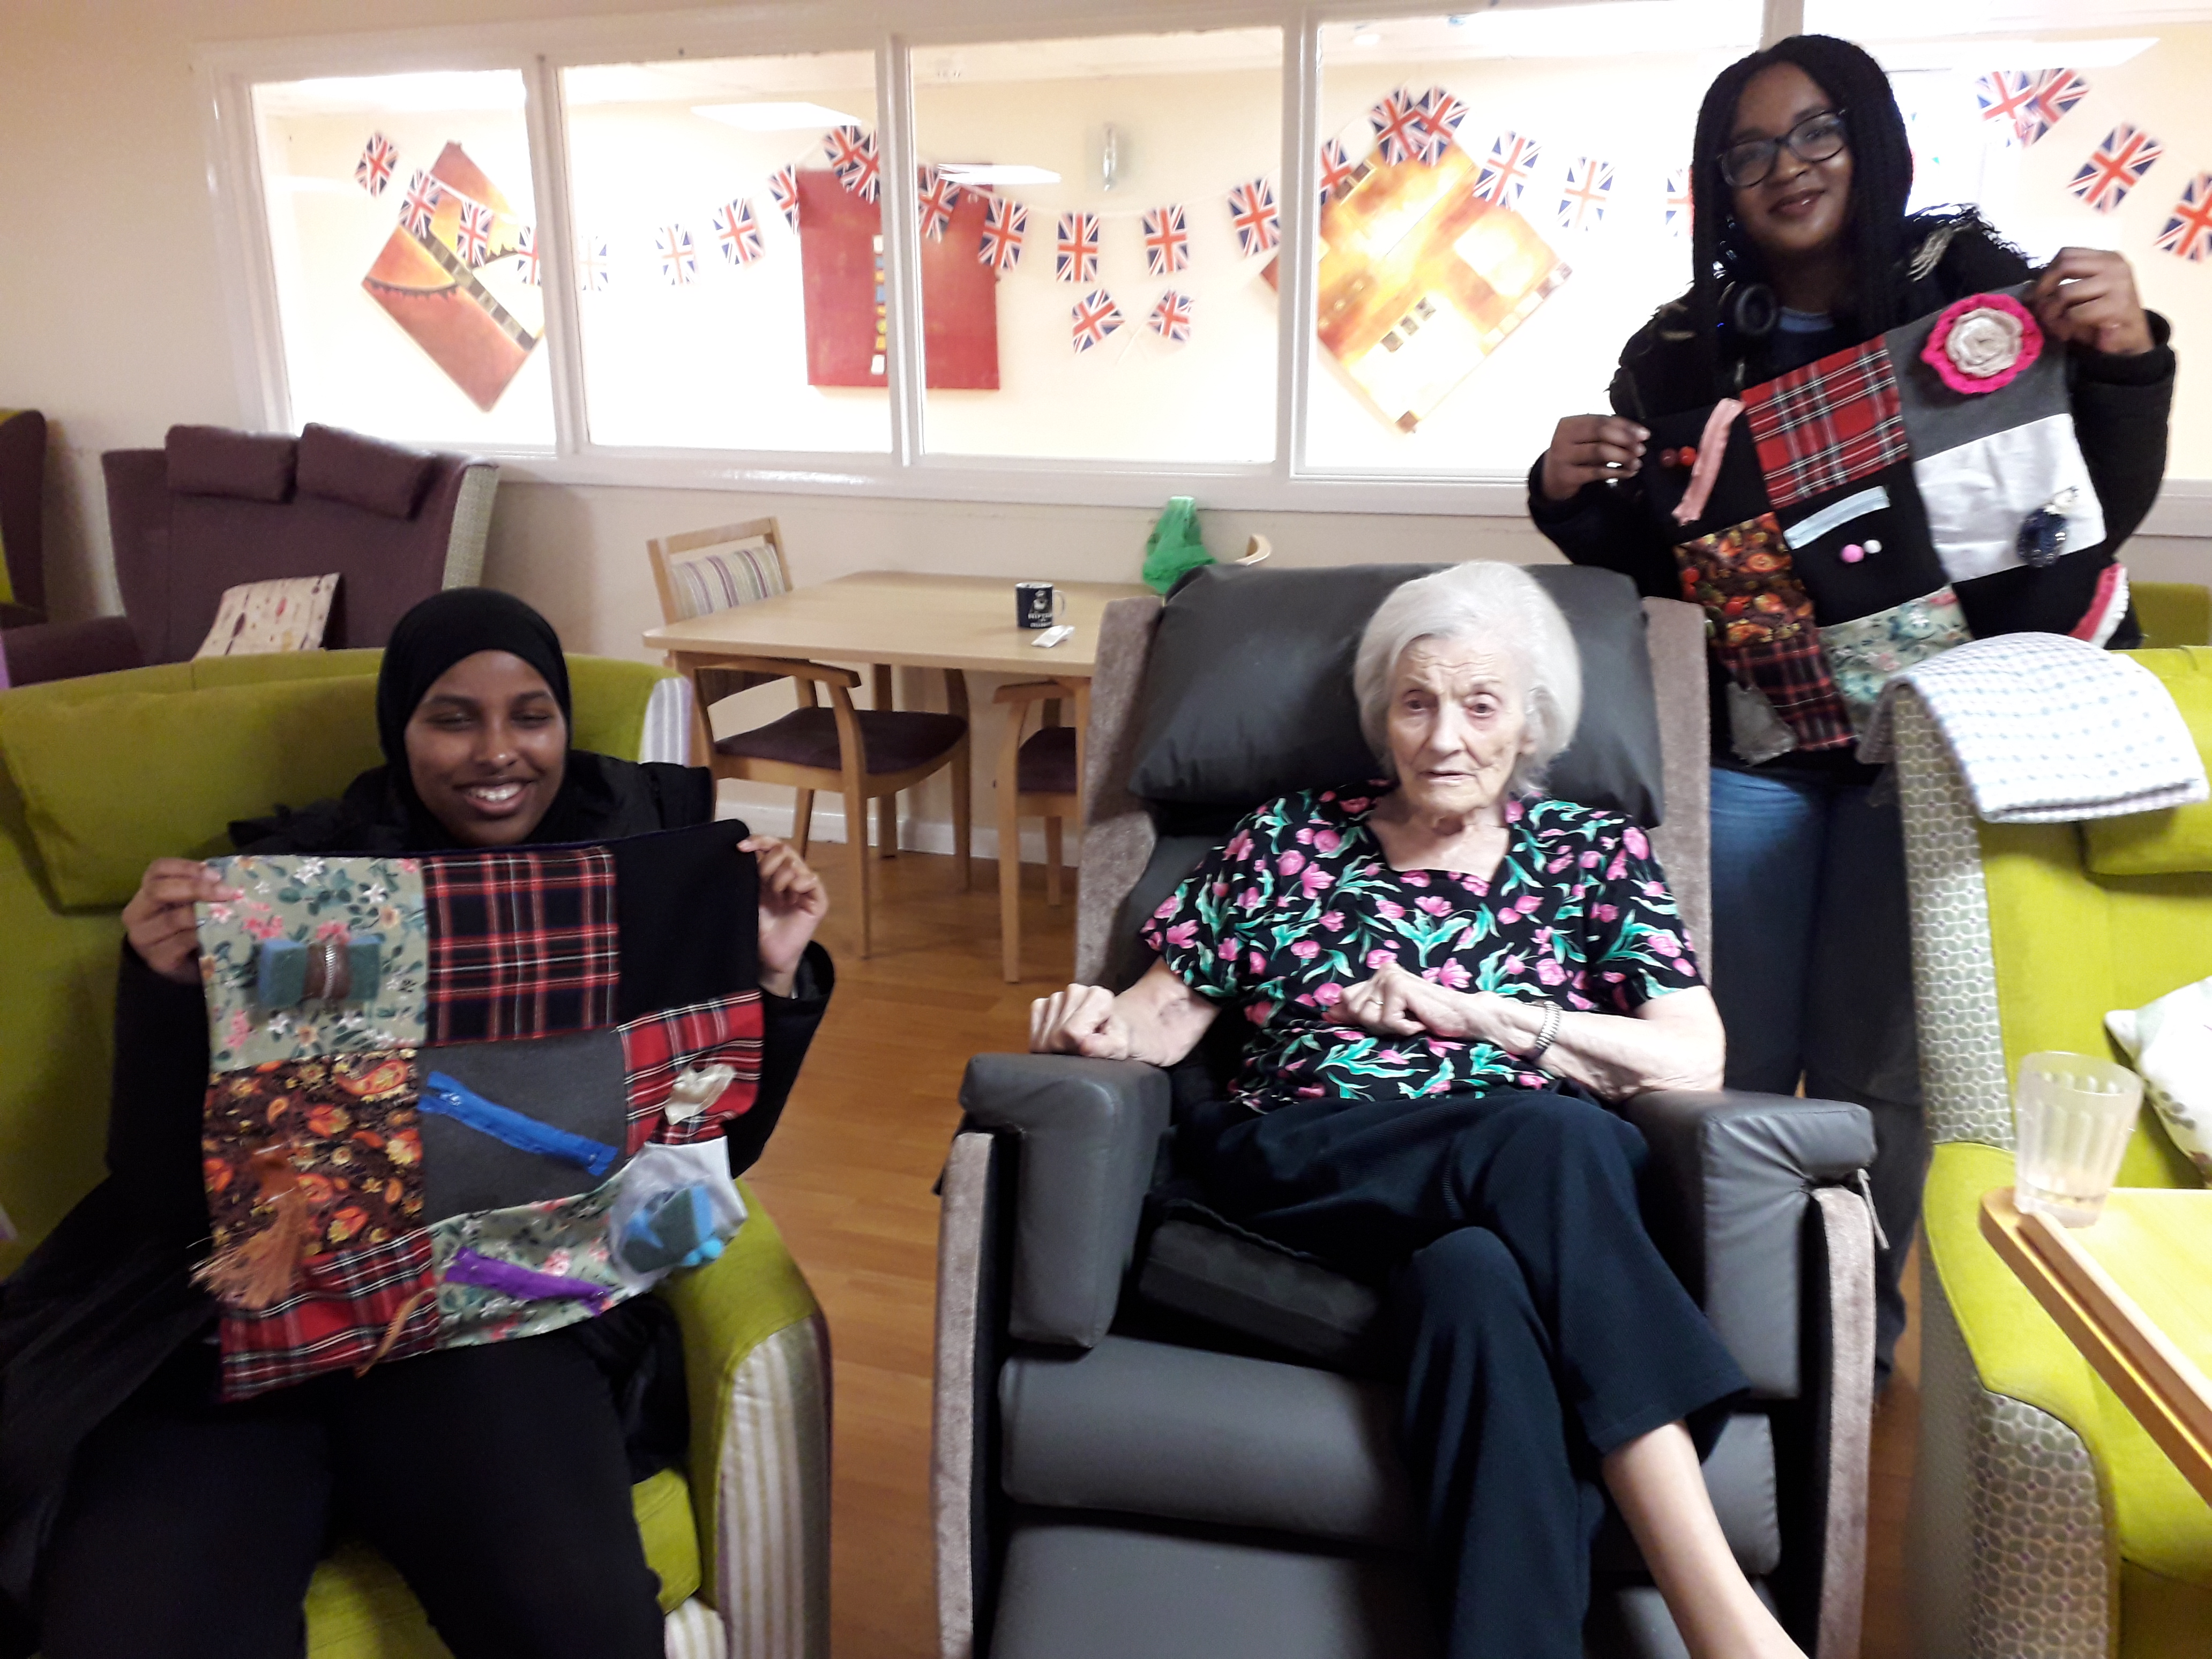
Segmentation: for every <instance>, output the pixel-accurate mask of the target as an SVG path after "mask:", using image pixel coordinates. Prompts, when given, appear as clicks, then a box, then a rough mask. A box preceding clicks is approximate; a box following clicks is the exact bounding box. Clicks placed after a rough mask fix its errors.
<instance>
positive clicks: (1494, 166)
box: [1474, 132, 1541, 208]
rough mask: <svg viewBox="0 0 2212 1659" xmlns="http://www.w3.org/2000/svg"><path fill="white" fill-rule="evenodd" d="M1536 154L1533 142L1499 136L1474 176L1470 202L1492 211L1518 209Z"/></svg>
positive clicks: (1508, 134)
mask: <svg viewBox="0 0 2212 1659" xmlns="http://www.w3.org/2000/svg"><path fill="white" fill-rule="evenodd" d="M1540 153H1541V152H1540V151H1539V149H1538V147H1537V144H1536V141H1535V140H1534V139H1533V138H1523V137H1522V136H1521V135H1520V134H1519V133H1517V132H1501V133H1499V134H1498V137H1497V140H1496V142H1494V143H1492V145H1491V146H1490V154H1489V155H1486V156H1485V157H1483V161H1482V166H1481V167H1480V169H1479V170H1478V171H1477V172H1476V173H1475V175H1474V199H1475V200H1476V201H1478V202H1487V203H1489V204H1491V206H1492V207H1502V208H1510V207H1518V206H1519V205H1520V204H1521V192H1522V191H1524V190H1526V189H1528V180H1529V179H1530V177H1531V176H1532V175H1534V173H1535V171H1536V160H1537V156H1538V155H1539V154H1540Z"/></svg>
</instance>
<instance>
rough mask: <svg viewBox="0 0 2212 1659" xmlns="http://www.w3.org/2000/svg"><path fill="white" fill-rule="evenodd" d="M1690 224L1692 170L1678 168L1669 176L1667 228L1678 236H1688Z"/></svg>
mask: <svg viewBox="0 0 2212 1659" xmlns="http://www.w3.org/2000/svg"><path fill="white" fill-rule="evenodd" d="M1690 224H1691V215H1690V169H1689V168H1687V167H1677V168H1675V169H1674V172H1672V173H1668V175H1667V228H1668V231H1669V232H1671V233H1672V234H1674V235H1676V236H1687V235H1688V234H1690Z"/></svg>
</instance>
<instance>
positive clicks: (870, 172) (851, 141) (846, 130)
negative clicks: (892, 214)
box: [822, 125, 883, 202]
mask: <svg viewBox="0 0 2212 1659" xmlns="http://www.w3.org/2000/svg"><path fill="white" fill-rule="evenodd" d="M822 142H823V148H824V149H827V150H828V151H829V170H830V172H832V173H836V175H837V182H838V183H839V184H841V185H844V186H845V188H846V189H847V190H848V191H852V193H853V194H854V195H855V196H857V197H860V199H861V200H862V201H864V202H872V201H874V200H875V199H876V197H877V196H878V194H879V193H880V192H881V191H882V189H883V176H882V172H881V168H880V167H879V165H878V161H877V159H876V140H875V136H874V135H873V134H872V133H868V132H863V131H861V130H860V128H859V127H856V126H851V125H847V126H842V127H832V128H830V129H829V136H828V137H825V138H824V139H823V141H822Z"/></svg>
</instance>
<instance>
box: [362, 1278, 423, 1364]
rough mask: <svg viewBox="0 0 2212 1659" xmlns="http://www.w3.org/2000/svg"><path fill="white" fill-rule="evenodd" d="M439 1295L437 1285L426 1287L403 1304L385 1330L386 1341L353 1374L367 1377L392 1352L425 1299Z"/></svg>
mask: <svg viewBox="0 0 2212 1659" xmlns="http://www.w3.org/2000/svg"><path fill="white" fill-rule="evenodd" d="M437 1294H438V1291H437V1287H436V1286H435V1285H424V1286H423V1287H422V1289H421V1290H419V1291H416V1292H415V1294H414V1295H412V1296H410V1297H408V1298H407V1299H406V1300H405V1301H404V1302H403V1303H401V1304H399V1310H398V1312H397V1313H395V1314H393V1315H392V1321H391V1322H390V1323H389V1324H387V1325H386V1326H385V1328H384V1340H383V1341H381V1342H380V1343H378V1344H377V1345H376V1352H374V1353H373V1354H371V1355H369V1357H368V1358H366V1359H364V1360H362V1362H361V1364H358V1365H356V1366H355V1367H354V1368H353V1374H354V1375H355V1376H368V1373H369V1370H370V1369H371V1368H372V1367H373V1366H374V1365H375V1364H377V1362H378V1361H379V1360H380V1359H382V1358H384V1357H385V1356H386V1354H388V1353H390V1352H392V1344H393V1343H395V1342H397V1341H398V1340H399V1333H400V1332H402V1331H404V1330H405V1329H406V1328H407V1322H408V1321H409V1320H410V1319H412V1318H413V1317H414V1316H415V1310H416V1309H417V1308H419V1307H421V1306H422V1303H423V1299H424V1298H425V1297H435V1296H436V1295H437Z"/></svg>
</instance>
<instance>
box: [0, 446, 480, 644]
mask: <svg viewBox="0 0 2212 1659" xmlns="http://www.w3.org/2000/svg"><path fill="white" fill-rule="evenodd" d="M100 462H101V466H102V469H103V470H104V471H105V472H106V476H107V521H108V529H109V532H110V534H111V536H112V538H113V542H114V549H115V577H116V583H117V586H118V587H120V589H121V590H122V594H123V609H124V615H123V616H121V617H96V618H94V619H93V620H91V621H89V622H82V623H40V624H38V625H34V626H32V627H27V628H11V629H9V631H8V634H7V635H6V641H5V642H6V648H7V654H8V665H9V678H11V679H12V680H13V682H14V683H15V684H17V685H27V684H32V683H33V682H34V681H38V680H50V679H64V678H72V677H74V676H76V675H79V674H94V673H101V672H104V671H107V670H110V669H115V668H135V667H138V666H141V665H146V664H151V663H164V662H182V661H184V660H185V659H187V658H189V657H191V654H192V653H193V652H194V651H196V650H197V649H198V647H199V644H200V641H202V640H203V639H204V638H205V637H206V636H207V631H208V629H209V628H210V626H211V625H212V624H213V623H214V622H215V616H216V608H217V606H218V605H221V603H222V595H223V591H224V590H225V589H226V588H228V587H232V586H236V585H237V584H239V583H240V582H253V581H265V580H270V579H272V578H276V577H281V576H319V575H324V574H328V573H330V572H332V571H335V572H337V574H338V576H339V578H340V580H339V582H338V590H337V600H336V602H335V604H334V605H332V607H331V617H330V624H329V627H328V628H327V629H326V630H325V634H324V638H323V642H324V644H325V646H327V647H330V648H331V649H332V650H338V649H343V648H345V647H356V646H380V645H382V644H383V643H384V642H385V641H386V638H387V637H388V636H389V635H390V634H391V632H392V624H393V623H396V622H398V620H399V618H400V617H402V616H403V615H404V614H405V613H406V611H408V609H409V608H410V606H412V605H414V604H415V603H416V601H417V600H420V599H426V598H428V596H429V595H430V594H432V593H435V592H437V591H438V590H439V589H441V588H443V587H468V586H474V585H475V584H476V582H477V580H478V579H479V578H480V577H481V576H482V574H483V550H484V540H485V538H486V536H487V534H488V533H489V530H490V528H491V504H492V495H493V493H494V491H495V489H497V488H498V484H499V469H498V468H497V467H496V466H495V465H492V464H490V463H489V462H488V461H480V460H476V459H471V458H470V457H468V456H465V455H449V454H429V453H423V452H422V451H419V450H412V449H404V448H401V447H398V445H395V444H387V443H384V442H381V441H378V440H376V439H373V438H365V437H362V436H361V435H358V434H356V433H351V432H344V431H341V430H339V429H338V428H335V427H326V426H318V425H314V424H312V423H311V424H309V426H308V427H307V429H306V430H305V431H304V432H302V433H301V435H300V436H299V437H297V438H290V437H286V436H284V435H281V434H277V435H270V434H261V433H248V432H233V431H229V430H227V429H225V428H221V427H193V426H176V427H171V428H169V435H168V441H167V444H166V445H165V446H164V447H162V448H160V449H115V450H110V451H108V452H107V453H106V454H105V455H103V456H102V457H101V458H100ZM0 533H4V532H0Z"/></svg>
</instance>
